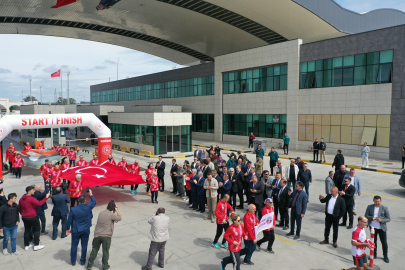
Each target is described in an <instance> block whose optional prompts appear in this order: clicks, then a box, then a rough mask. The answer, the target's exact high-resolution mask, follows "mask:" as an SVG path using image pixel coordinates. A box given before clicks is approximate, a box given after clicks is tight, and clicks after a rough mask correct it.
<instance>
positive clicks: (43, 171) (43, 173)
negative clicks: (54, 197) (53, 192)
mask: <svg viewBox="0 0 405 270" xmlns="http://www.w3.org/2000/svg"><path fill="white" fill-rule="evenodd" d="M48 163H49V159H45V163H44V164H42V165H41V167H40V168H39V172H40V173H41V175H42V178H44V185H45V186H46V184H45V182H47V181H48V176H47V175H46V173H45V170H46V168H48Z"/></svg>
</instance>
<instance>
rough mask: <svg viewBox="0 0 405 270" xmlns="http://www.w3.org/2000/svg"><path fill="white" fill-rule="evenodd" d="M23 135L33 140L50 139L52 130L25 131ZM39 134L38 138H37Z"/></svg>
mask: <svg viewBox="0 0 405 270" xmlns="http://www.w3.org/2000/svg"><path fill="white" fill-rule="evenodd" d="M22 134H24V135H26V136H29V137H32V138H50V137H51V129H50V128H39V129H38V132H37V130H36V129H23V130H22ZM37 134H38V137H37Z"/></svg>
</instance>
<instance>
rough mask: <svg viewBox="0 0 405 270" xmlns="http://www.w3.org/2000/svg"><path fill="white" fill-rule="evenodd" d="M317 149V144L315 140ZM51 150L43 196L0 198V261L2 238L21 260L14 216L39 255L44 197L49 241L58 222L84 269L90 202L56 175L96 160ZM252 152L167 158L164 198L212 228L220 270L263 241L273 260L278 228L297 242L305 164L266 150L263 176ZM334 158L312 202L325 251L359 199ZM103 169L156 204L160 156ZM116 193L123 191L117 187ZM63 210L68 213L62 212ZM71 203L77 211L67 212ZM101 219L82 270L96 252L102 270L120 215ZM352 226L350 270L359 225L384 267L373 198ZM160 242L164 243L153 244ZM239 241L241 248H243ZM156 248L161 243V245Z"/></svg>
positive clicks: (356, 185)
mask: <svg viewBox="0 0 405 270" xmlns="http://www.w3.org/2000/svg"><path fill="white" fill-rule="evenodd" d="M287 145H288V144H287ZM320 145H322V140H321V143H320ZM27 146H29V145H27ZM27 146H25V147H27ZM29 147H30V146H29ZM64 149H66V150H64ZM54 150H55V151H58V152H59V154H61V155H62V156H65V157H66V158H64V160H62V164H61V165H59V164H52V163H51V162H49V161H48V160H45V164H43V165H42V166H41V169H40V172H41V175H42V177H43V180H44V190H43V189H42V186H41V185H36V186H28V187H27V188H26V194H25V195H23V196H22V197H21V198H20V201H19V203H18V204H17V203H16V202H17V195H16V194H15V193H10V194H9V195H8V197H7V199H6V200H5V199H4V198H5V196H4V192H3V193H2V194H0V195H1V196H2V204H3V206H2V207H0V231H3V232H4V236H5V237H4V241H3V254H5V255H6V254H8V250H7V245H8V239H9V238H11V247H12V249H11V250H12V253H13V254H14V255H20V254H21V253H20V252H18V251H17V250H16V241H15V238H16V230H17V226H18V224H19V222H20V217H19V214H21V218H22V220H23V222H24V228H25V232H24V246H25V249H26V250H29V249H30V248H32V247H33V249H34V250H40V249H42V248H43V247H44V246H43V245H40V243H39V239H40V236H41V235H44V234H47V232H46V231H45V223H46V219H45V214H44V211H45V210H46V209H47V206H46V201H47V199H48V197H49V196H51V198H52V202H53V209H52V216H53V222H52V223H53V233H52V239H53V240H56V238H57V235H58V225H59V223H60V222H61V226H62V232H61V238H64V237H66V236H67V235H69V234H70V233H72V248H71V261H72V264H73V265H74V264H75V263H76V253H77V246H78V244H79V241H81V244H82V255H81V258H80V263H81V264H83V265H84V264H85V262H86V250H87V243H88V240H89V234H90V226H91V218H92V213H91V209H92V208H94V206H95V205H96V200H95V198H94V196H92V193H91V191H90V193H89V194H90V198H91V202H90V203H88V204H85V201H86V196H85V195H84V194H82V187H81V183H82V182H81V175H80V174H77V175H76V179H75V181H71V182H70V183H69V181H67V180H65V179H63V173H62V171H63V170H65V169H67V168H69V167H73V166H76V167H77V166H86V165H88V164H89V165H93V166H97V165H99V161H98V158H97V156H93V159H92V160H90V161H89V162H88V163H87V161H85V160H84V158H83V156H79V160H78V161H77V162H76V159H77V155H76V151H75V149H74V148H71V149H70V151H68V150H67V147H66V146H65V145H63V146H61V148H59V147H58V146H54ZM284 150H286V151H287V152H288V147H284ZM60 151H61V152H60ZM365 151H366V150H365ZM9 153H11V154H9ZM13 153H15V148H14V149H13V146H12V145H10V147H9V148H8V149H7V154H8V155H9V160H10V158H11V159H13V160H12V168H13V169H14V170H15V169H16V168H18V167H16V166H14V165H15V164H17V163H16V161H15V160H16V159H17V156H15V157H13V156H12V155H13ZM254 153H255V156H256V159H255V160H254V161H250V160H249V159H248V157H247V155H245V154H242V153H241V152H240V151H238V152H237V153H233V152H232V153H226V154H225V155H221V149H220V148H219V147H218V146H216V147H212V146H211V147H210V148H209V149H200V147H199V146H197V147H196V149H195V151H194V154H193V161H192V162H191V164H190V162H189V161H188V160H185V161H184V163H183V164H178V163H177V160H176V159H172V164H171V166H170V171H169V174H170V178H171V180H172V186H173V190H172V191H171V193H172V194H173V195H175V196H178V197H180V198H182V199H183V200H184V201H185V202H187V204H188V206H189V208H191V209H192V210H195V211H198V212H200V213H206V214H204V219H205V220H210V221H211V222H212V223H216V227H217V228H216V233H215V237H214V240H213V243H212V245H213V247H215V248H221V247H222V248H225V249H228V250H229V252H230V256H229V257H226V258H224V259H223V260H222V261H221V267H222V269H225V267H226V265H227V264H230V263H232V264H233V265H234V269H239V267H240V257H241V256H245V257H244V259H243V261H242V263H243V264H246V265H253V264H254V263H253V262H252V256H253V253H254V251H260V250H261V246H262V245H263V244H264V243H266V242H267V247H266V249H265V251H266V252H268V253H270V254H274V252H275V251H274V250H273V243H274V239H275V235H274V228H275V227H276V226H279V227H281V228H282V230H286V231H287V230H289V232H288V233H287V234H286V236H294V239H295V240H296V239H299V238H300V236H301V227H302V222H303V220H304V217H305V214H306V210H307V205H308V203H309V189H310V186H311V184H312V180H313V179H312V173H311V170H310V169H308V164H307V163H305V162H303V161H302V160H301V158H300V157H297V158H296V159H291V160H289V162H288V163H289V164H288V165H286V166H284V165H283V164H282V161H281V160H280V158H279V155H278V153H277V151H276V150H275V148H273V147H272V148H271V149H270V151H269V153H268V156H269V170H264V167H265V166H264V162H263V159H264V155H265V153H264V150H263V149H261V146H260V145H259V146H258V147H257V148H256V149H255V150H254ZM314 155H315V154H314ZM339 155H341V151H340V150H339V151H338V153H337V156H336V157H335V162H334V165H333V166H335V168H336V171H330V172H329V174H328V176H327V177H326V179H325V193H326V196H323V195H319V200H320V203H326V207H325V231H324V240H323V241H322V242H320V244H322V245H324V244H329V234H330V229H331V227H333V241H332V245H333V247H335V248H337V247H338V245H337V239H338V228H339V226H347V229H353V226H354V216H356V215H357V209H356V200H358V197H359V196H361V181H360V178H359V177H358V176H357V175H356V173H355V169H350V170H347V169H346V166H345V165H344V159H342V158H340V156H339ZM321 158H322V155H321ZM314 159H315V156H314ZM107 162H109V163H110V164H112V165H116V166H118V167H120V168H121V169H122V170H126V171H128V172H129V173H131V174H136V175H145V180H146V195H148V196H150V197H151V202H152V203H156V204H157V203H158V201H157V198H158V191H161V192H163V191H164V187H165V179H164V178H165V170H166V164H165V162H164V161H163V157H162V156H159V160H158V161H157V162H156V164H154V163H149V165H148V167H147V168H146V169H145V170H144V172H143V173H141V167H140V165H139V161H138V160H135V162H134V163H133V164H129V163H128V162H127V161H126V158H125V157H123V158H122V159H121V161H119V162H118V163H116V161H115V160H114V158H113V157H112V155H110V156H108V159H107ZM19 174H21V170H19ZM119 188H122V189H124V188H125V187H124V186H119ZM304 188H305V191H304ZM130 189H131V193H132V194H137V193H138V185H133V186H131V187H130ZM67 192H69V197H70V198H69V197H68V196H67V195H66V193H67ZM69 203H70V209H69V207H68V204H69ZM76 204H77V206H75V205H76ZM245 204H247V205H248V206H247V208H245V206H244V205H245ZM159 209H160V210H158V211H157V212H156V216H160V217H155V216H154V217H152V218H151V220H150V223H151V224H152V223H153V222H157V223H158V225H156V226H162V223H163V224H165V225H164V226H165V228H167V226H168V222H169V221H168V218H166V217H165V216H164V209H163V208H159ZM162 209H163V210H162ZM235 209H238V210H244V209H245V210H246V213H245V214H244V215H243V225H242V217H241V215H240V214H236V213H235ZM162 211H163V212H162ZM102 213H103V215H102ZM102 213H100V215H99V218H98V223H97V226H98V227H97V226H96V232H95V234H94V239H93V251H92V253H91V255H90V259H89V262H88V269H91V267H92V265H93V263H94V259H95V256H96V254H97V251H98V250H99V248H100V245H103V268H104V269H108V267H109V266H108V248H107V247H109V246H110V244H111V236H112V231H113V224H114V222H115V221H119V220H121V215H120V213H119V211H118V208H117V207H116V206H115V203H114V202H113V201H111V202H110V203H109V204H108V206H107V210H105V211H104V212H102ZM269 213H273V214H274V220H273V222H274V224H273V227H272V228H269V229H267V230H265V231H263V238H262V239H260V240H258V239H256V234H255V227H256V226H257V225H258V224H259V222H260V220H261V218H262V217H263V216H265V215H267V214H269ZM162 214H163V215H162ZM229 218H230V219H231V221H232V224H231V225H230V224H229ZM76 219H77V220H82V222H76V223H75V220H76ZM340 220H342V221H340ZM276 221H278V224H276ZM347 221H348V224H347ZM358 221H359V224H358V225H357V226H356V227H355V228H354V229H353V238H352V245H353V247H354V248H353V249H352V255H353V256H354V262H355V264H356V267H357V268H355V269H358V270H362V269H366V268H362V267H365V266H364V265H363V263H367V260H364V258H362V257H363V256H365V251H364V250H365V248H366V247H369V246H368V245H367V243H366V242H364V241H365V240H364V239H363V238H364V237H363V234H365V232H364V227H362V226H363V225H364V224H365V223H367V222H369V223H370V225H372V226H373V227H374V228H375V229H376V239H375V240H377V236H379V237H380V240H381V242H382V246H383V256H384V261H385V262H387V263H388V262H389V259H388V245H387V237H386V231H387V226H386V223H387V222H389V221H390V215H389V211H388V208H386V207H385V206H383V205H381V197H379V196H376V197H374V204H373V205H370V206H369V207H368V208H367V211H366V213H365V216H360V217H359V218H358ZM99 223H100V224H99ZM362 224H363V225H362ZM111 226H112V227H111ZM153 226H155V225H153ZM153 226H152V229H151V234H154V236H153V237H152V238H153V239H155V240H156V239H158V240H159V241H153V240H152V243H151V247H150V250H149V256H150V257H149V259H148V264H147V265H146V266H144V267H143V269H151V263H152V262H153V259H154V257H155V256H156V253H157V252H158V251H159V252H161V253H162V254H160V255H159V265H162V266H163V261H162V258H163V256H164V245H165V243H166V241H167V239H168V233H167V235H164V236H161V235H160V236H159V235H156V232H153V230H154V229H153ZM107 231H108V232H109V233H107ZM152 232H153V233H152ZM222 234H224V236H223V238H222V241H221V242H220V244H218V242H219V240H220V238H221V236H222ZM162 239H163V240H164V241H160V240H162ZM242 239H243V242H244V248H243V249H242ZM363 240H364V241H363ZM163 242H164V244H162V243H163ZM375 243H376V241H375ZM363 251H364V252H363ZM376 251H377V250H376ZM376 251H375V254H376ZM161 256H162V257H161ZM362 265H363V266H362Z"/></svg>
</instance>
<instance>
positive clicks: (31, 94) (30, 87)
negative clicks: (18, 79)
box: [29, 76, 32, 104]
mask: <svg viewBox="0 0 405 270" xmlns="http://www.w3.org/2000/svg"><path fill="white" fill-rule="evenodd" d="M29 80H30V99H31V104H32V94H31V81H32V78H31V76H30V79H29Z"/></svg>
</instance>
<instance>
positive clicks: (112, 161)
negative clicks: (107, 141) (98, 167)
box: [107, 158, 117, 165]
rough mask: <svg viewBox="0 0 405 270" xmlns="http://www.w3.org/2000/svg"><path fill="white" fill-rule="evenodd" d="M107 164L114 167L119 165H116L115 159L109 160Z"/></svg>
mask: <svg viewBox="0 0 405 270" xmlns="http://www.w3.org/2000/svg"><path fill="white" fill-rule="evenodd" d="M107 162H109V163H110V164H112V165H117V163H115V160H114V159H113V158H112V159H107Z"/></svg>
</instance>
